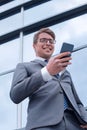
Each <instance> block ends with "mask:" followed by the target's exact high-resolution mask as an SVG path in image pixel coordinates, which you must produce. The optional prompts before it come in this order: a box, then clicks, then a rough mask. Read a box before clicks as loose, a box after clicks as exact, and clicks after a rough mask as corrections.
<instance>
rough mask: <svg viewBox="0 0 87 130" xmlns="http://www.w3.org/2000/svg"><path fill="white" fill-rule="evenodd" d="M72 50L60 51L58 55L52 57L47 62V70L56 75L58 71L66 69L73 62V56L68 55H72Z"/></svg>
mask: <svg viewBox="0 0 87 130" xmlns="http://www.w3.org/2000/svg"><path fill="white" fill-rule="evenodd" d="M70 54H71V53H70V52H64V53H60V54H59V55H57V56H54V57H52V58H50V60H49V62H48V64H47V66H46V67H47V70H48V72H49V73H50V74H51V75H56V74H57V73H59V72H61V71H62V70H64V69H65V68H66V67H67V66H68V65H70V64H71V62H70V60H71V57H67V56H68V55H70Z"/></svg>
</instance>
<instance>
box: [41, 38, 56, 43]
mask: <svg viewBox="0 0 87 130" xmlns="http://www.w3.org/2000/svg"><path fill="white" fill-rule="evenodd" d="M39 41H40V42H42V43H47V42H49V43H50V44H55V43H56V41H55V40H53V39H47V38H41V39H39Z"/></svg>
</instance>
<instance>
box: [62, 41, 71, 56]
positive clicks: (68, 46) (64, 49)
mask: <svg viewBox="0 0 87 130" xmlns="http://www.w3.org/2000/svg"><path fill="white" fill-rule="evenodd" d="M73 48H74V45H73V44H69V43H66V42H64V43H63V45H62V47H61V50H60V53H62V52H71V53H72V51H73ZM68 56H71V55H68Z"/></svg>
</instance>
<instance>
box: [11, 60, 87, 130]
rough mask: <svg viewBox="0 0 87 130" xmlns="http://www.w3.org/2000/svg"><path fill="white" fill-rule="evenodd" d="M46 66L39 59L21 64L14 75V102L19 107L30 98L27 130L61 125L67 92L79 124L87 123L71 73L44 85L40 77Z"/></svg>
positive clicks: (86, 113) (86, 115) (86, 114)
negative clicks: (19, 104)
mask: <svg viewBox="0 0 87 130" xmlns="http://www.w3.org/2000/svg"><path fill="white" fill-rule="evenodd" d="M45 65H46V63H45V62H44V61H40V60H34V61H31V62H29V63H19V64H18V65H17V67H16V70H15V73H14V77H13V81H12V87H11V91H10V97H11V99H12V100H13V102H14V103H17V104H18V103H20V102H21V101H23V100H24V99H25V98H27V97H28V98H29V106H28V117H27V124H26V130H30V129H31V128H36V127H41V126H48V125H55V124H57V123H59V122H60V121H61V120H62V118H63V114H64V97H63V96H64V92H65V94H66V95H67V98H68V99H69V101H70V103H71V106H72V108H73V110H74V111H75V113H76V115H77V116H78V118H79V119H80V121H83V123H85V122H87V112H86V111H85V108H84V106H83V104H82V103H81V101H80V99H79V97H78V95H77V93H76V91H75V88H74V85H73V82H72V79H71V76H70V73H69V72H68V71H67V70H66V71H65V72H64V73H63V74H62V75H61V76H60V78H59V79H57V78H56V77H54V76H53V78H52V80H50V81H48V82H45V81H44V80H43V77H42V74H41V69H42V68H43V67H44V66H45ZM81 123H82V122H81Z"/></svg>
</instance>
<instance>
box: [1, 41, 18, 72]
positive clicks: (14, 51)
mask: <svg viewBox="0 0 87 130" xmlns="http://www.w3.org/2000/svg"><path fill="white" fill-rule="evenodd" d="M19 45H20V44H19V39H16V40H13V41H10V42H8V43H6V44H2V45H0V57H2V58H0V73H1V72H3V71H7V70H10V69H14V68H15V66H16V64H17V63H18V62H19Z"/></svg>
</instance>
